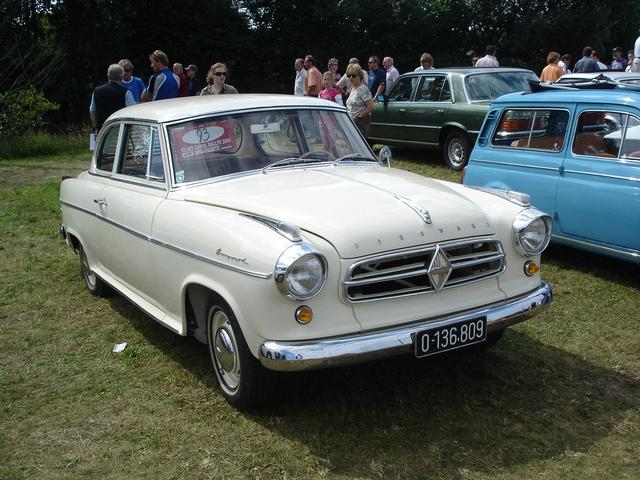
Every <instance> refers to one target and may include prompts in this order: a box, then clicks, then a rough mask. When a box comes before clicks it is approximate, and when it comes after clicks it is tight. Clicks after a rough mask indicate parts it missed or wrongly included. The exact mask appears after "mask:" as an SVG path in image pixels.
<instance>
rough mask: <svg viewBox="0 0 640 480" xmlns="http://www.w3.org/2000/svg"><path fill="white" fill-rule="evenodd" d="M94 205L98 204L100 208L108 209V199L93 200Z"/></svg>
mask: <svg viewBox="0 0 640 480" xmlns="http://www.w3.org/2000/svg"><path fill="white" fill-rule="evenodd" d="M93 203H95V204H97V205H98V206H100V207H106V206H107V199H106V198H94V199H93Z"/></svg>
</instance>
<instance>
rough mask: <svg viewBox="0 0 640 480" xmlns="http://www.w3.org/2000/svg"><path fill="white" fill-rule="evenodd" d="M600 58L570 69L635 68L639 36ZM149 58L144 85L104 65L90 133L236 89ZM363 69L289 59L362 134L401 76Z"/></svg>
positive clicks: (556, 59)
mask: <svg viewBox="0 0 640 480" xmlns="http://www.w3.org/2000/svg"><path fill="white" fill-rule="evenodd" d="M468 54H469V56H470V59H471V66H472V67H475V68H487V67H489V68H491V67H499V66H500V63H499V61H498V58H497V57H496V47H495V46H494V45H488V46H487V47H486V49H485V55H484V56H483V57H479V56H478V55H475V53H474V52H472V51H470V52H468ZM601 60H602V59H601V57H600V55H599V53H598V52H597V51H596V50H595V49H593V48H591V47H588V46H587V47H584V49H583V51H582V58H580V59H579V60H578V61H577V62H575V65H573V72H576V73H581V72H597V71H601V70H617V71H629V72H640V37H638V38H637V39H636V41H635V45H634V48H633V50H628V51H627V56H626V58H625V57H624V50H623V49H622V48H620V47H615V48H614V49H613V51H612V60H611V62H610V64H609V65H606V64H604V63H603V62H602V61H601ZM149 62H150V65H151V69H152V70H153V75H152V76H151V78H150V79H149V82H148V84H147V85H145V84H144V82H143V81H142V80H141V79H140V78H139V77H135V76H133V64H132V63H131V61H130V60H128V59H122V60H120V61H119V62H118V63H114V64H112V65H110V66H109V68H108V70H107V79H108V82H107V83H106V84H104V85H101V86H99V87H97V88H96V89H95V90H94V92H93V95H92V98H91V106H90V108H89V112H90V115H91V120H92V123H93V127H94V130H95V131H97V130H99V129H100V127H101V126H102V124H103V123H104V121H105V120H106V119H107V118H108V117H109V115H110V114H111V113H113V112H115V111H116V110H119V109H120V108H124V107H125V106H129V105H133V104H135V103H139V102H148V101H154V100H162V99H167V98H175V97H186V96H197V95H221V94H233V93H238V90H237V89H236V88H234V87H233V86H232V85H229V84H228V83H226V79H227V74H228V69H227V67H226V65H225V64H224V63H220V62H217V63H214V64H213V65H212V66H211V68H210V69H209V71H208V73H207V76H206V82H207V85H206V86H205V87H204V88H202V86H201V84H200V79H199V77H198V67H197V66H195V65H193V64H191V65H189V66H187V68H185V69H183V67H182V64H180V63H174V64H173V68H172V69H169V65H170V63H169V59H168V57H167V55H166V54H165V53H164V52H163V51H161V50H156V51H154V52H153V53H151V54H150V55H149ZM419 62H420V65H419V66H418V67H416V69H415V71H421V70H430V69H435V66H434V59H433V56H432V55H431V54H430V53H427V52H425V53H423V54H422V55H421V56H420V59H419ZM571 66H572V57H571V55H570V54H568V53H565V54H564V55H560V53H558V52H555V51H552V52H549V54H548V55H547V66H546V67H544V69H543V70H542V72H541V73H540V80H541V81H543V82H555V81H557V80H558V79H559V78H560V77H561V76H562V75H565V74H567V73H571V72H572V70H571ZM367 67H368V69H367V70H365V69H363V68H362V67H361V66H360V61H359V60H358V59H357V58H355V57H353V58H351V59H350V60H349V64H348V65H347V68H346V71H345V74H344V75H341V74H340V73H338V60H337V59H336V58H331V59H329V61H328V62H327V70H326V71H325V72H324V73H322V72H320V70H319V69H318V67H317V65H316V59H315V58H314V57H313V56H312V55H306V56H305V57H304V58H297V59H296V60H295V62H294V69H295V79H294V87H293V94H294V95H301V96H302V95H304V96H311V97H319V98H322V99H325V100H329V101H332V102H336V103H338V104H340V105H344V106H346V109H347V113H348V114H349V116H350V117H351V118H352V119H353V120H354V122H355V124H356V125H357V126H358V128H359V129H360V131H361V132H362V133H363V134H364V135H365V136H366V135H367V134H368V131H369V126H370V125H371V112H372V111H373V106H374V101H376V100H378V98H379V97H380V95H383V94H384V92H385V91H386V90H388V89H389V88H390V87H391V85H393V82H395V80H396V79H397V78H398V77H399V76H400V72H399V71H398V69H397V68H396V67H395V66H394V63H393V58H392V57H384V58H383V60H382V63H381V62H380V59H379V57H377V56H375V55H372V56H370V57H369V59H368V62H367Z"/></svg>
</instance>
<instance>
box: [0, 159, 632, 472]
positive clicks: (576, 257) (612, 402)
mask: <svg viewBox="0 0 640 480" xmlns="http://www.w3.org/2000/svg"><path fill="white" fill-rule="evenodd" d="M394 156H395V160H394V166H396V167H399V168H405V169H409V170H413V171H416V172H418V173H421V174H426V175H432V176H437V177H440V178H447V179H450V180H454V181H457V179H458V177H459V175H458V174H457V173H453V172H450V171H449V170H447V169H446V168H445V167H444V166H443V161H442V159H441V158H440V157H439V156H438V155H434V154H432V153H429V152H413V151H400V150H396V151H394ZM88 162H89V157H88V155H85V154H82V155H73V156H60V157H42V158H27V159H20V160H2V161H0V348H1V350H0V415H1V421H0V479H22V478H25V479H26V478H38V479H41V478H44V479H55V478H61V479H88V478H90V479H97V478H109V479H119V478H122V479H136V478H151V479H165V478H166V479H174V478H196V479H206V478H219V479H230V478H250V479H325V478H327V479H351V480H353V479H369V478H372V479H438V480H439V479H442V480H444V479H459V480H466V479H513V480H519V479H529V478H531V479H550V480H551V479H553V480H556V479H580V480H587V479H598V480H601V479H616V480H619V479H628V480H637V479H638V478H640V331H639V330H640V288H639V287H640V275H639V273H640V270H639V269H638V267H637V266H633V265H630V264H626V263H622V262H618V261H614V260H609V259H606V258H604V257H598V256H595V255H591V254H587V253H582V252H579V251H576V250H570V249H567V248H560V247H555V246H552V247H551V248H549V249H548V251H547V252H546V253H545V255H544V259H543V270H542V272H543V277H544V278H545V280H547V281H548V282H550V283H551V284H552V285H553V287H554V290H555V299H554V302H553V304H552V305H551V306H550V307H549V308H548V309H547V310H546V311H545V312H543V313H542V314H541V315H540V316H538V317H536V318H535V319H533V320H530V321H528V322H525V323H523V324H520V325H518V326H516V327H514V328H511V329H509V330H508V332H507V333H506V335H505V337H504V338H503V340H502V341H501V342H500V343H498V345H497V346H496V347H494V348H492V349H490V350H489V351H487V352H486V353H485V354H484V355H475V354H457V355H446V356H445V355H441V356H438V357H433V358H430V359H425V360H421V361H416V360H415V359H413V358H395V359H391V360H386V361H380V362H375V363H369V364H365V365H359V366H356V367H347V368H341V369H334V370H327V371H317V372H308V373H302V374H296V375H290V376H287V377H285V379H284V380H285V381H284V384H285V385H284V387H283V388H282V389H281V390H280V392H281V395H282V398H281V402H280V403H279V404H277V405H273V406H270V407H268V408H267V409H265V410H262V411H259V412H255V413H241V412H238V411H236V410H234V409H233V408H231V407H230V406H228V405H227V404H226V402H225V401H224V400H223V399H222V397H221V396H220V395H219V394H218V391H217V386H216V384H215V380H214V378H213V372H212V371H211V368H210V366H209V360H208V358H207V353H206V349H205V347H204V346H202V345H201V344H199V343H198V342H196V341H195V340H192V339H188V338H181V337H178V336H176V335H174V334H173V333H171V332H170V331H169V330H167V329H165V328H163V327H161V326H159V325H158V324H156V323H155V322H154V321H153V320H151V319H150V318H148V317H146V316H145V315H143V314H142V313H140V311H139V310H137V309H136V308H134V307H132V306H131V305H130V304H129V303H128V302H127V301H125V300H124V299H123V298H121V297H118V296H115V297H112V298H109V299H99V298H94V297H92V296H91V295H90V294H89V293H88V291H87V290H86V288H85V286H84V284H83V282H82V279H81V276H80V271H79V262H78V258H77V256H75V255H74V254H73V252H72V250H71V249H70V248H69V247H67V246H66V244H65V243H64V242H63V241H62V240H61V239H60V237H59V236H58V234H57V228H58V226H59V224H60V214H59V202H58V194H59V192H58V189H59V178H60V177H61V176H62V175H73V174H76V173H78V172H79V171H81V170H83V169H85V168H87V166H88ZM119 342H127V348H126V349H125V350H124V352H122V353H118V354H116V353H112V352H111V349H112V347H113V345H114V344H115V343H119Z"/></svg>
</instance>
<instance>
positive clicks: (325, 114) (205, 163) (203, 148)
mask: <svg viewBox="0 0 640 480" xmlns="http://www.w3.org/2000/svg"><path fill="white" fill-rule="evenodd" d="M167 131H168V138H169V144H170V149H171V158H172V162H173V175H174V181H175V183H176V184H183V183H189V182H196V181H200V180H206V179H209V178H214V177H219V176H222V175H229V174H234V173H239V172H247V171H256V170H261V169H265V167H269V166H271V167H270V168H269V170H271V169H277V168H285V167H290V166H291V165H296V164H305V165H308V164H309V163H313V162H332V161H334V160H336V159H340V158H342V157H346V156H349V157H348V158H350V159H351V160H353V161H362V160H364V161H368V160H371V159H372V158H374V157H373V154H372V153H371V150H370V149H369V146H368V145H367V143H366V142H365V141H364V140H363V139H362V137H361V135H360V133H359V132H358V130H357V129H356V128H355V126H354V125H353V123H352V122H351V121H350V120H349V118H348V116H347V115H346V114H345V113H344V112H341V111H336V110H320V109H314V110H312V109H308V110H302V109H297V110H293V109H290V110H268V111H257V112H247V113H234V114H230V115H222V116H211V117H206V118H198V119H197V120H190V121H187V122H182V123H178V124H174V125H170V126H169V127H168V129H167ZM354 154H356V155H354ZM276 163H277V165H275V164H276ZM265 171H266V169H265Z"/></svg>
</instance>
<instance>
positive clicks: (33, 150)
mask: <svg viewBox="0 0 640 480" xmlns="http://www.w3.org/2000/svg"><path fill="white" fill-rule="evenodd" d="M88 148H89V137H88V134H84V133H70V134H66V135H53V134H50V133H46V132H35V133H27V134H24V135H19V136H10V135H2V136H0V160H4V159H9V158H24V157H36V156H50V155H59V154H62V153H67V154H68V153H81V152H86V151H88Z"/></svg>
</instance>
